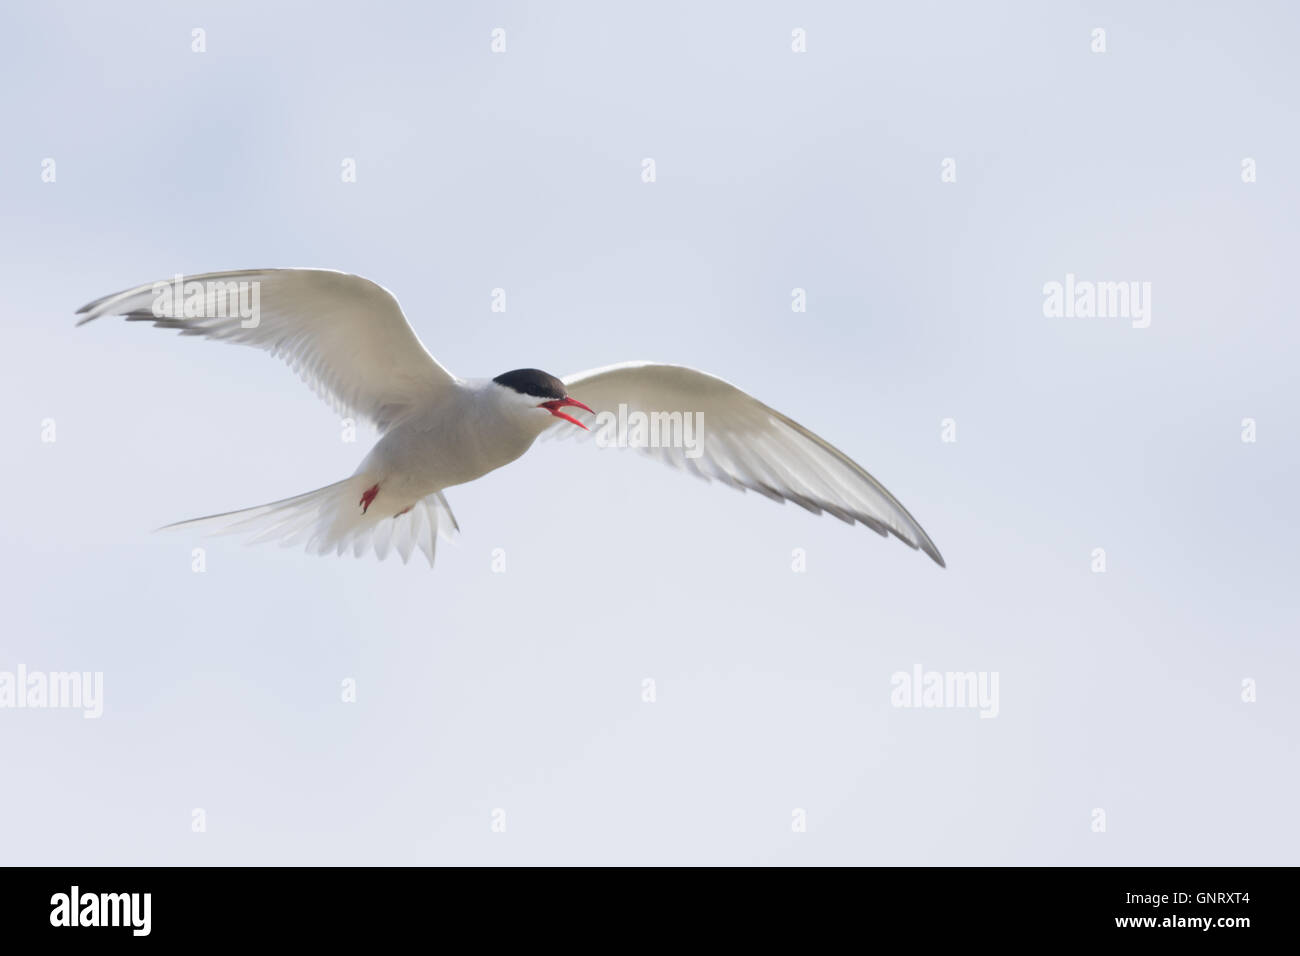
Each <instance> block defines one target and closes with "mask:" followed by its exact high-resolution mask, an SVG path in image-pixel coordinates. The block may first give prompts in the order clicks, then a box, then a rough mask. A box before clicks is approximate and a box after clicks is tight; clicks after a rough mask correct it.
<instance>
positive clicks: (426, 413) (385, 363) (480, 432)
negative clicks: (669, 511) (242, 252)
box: [78, 269, 944, 567]
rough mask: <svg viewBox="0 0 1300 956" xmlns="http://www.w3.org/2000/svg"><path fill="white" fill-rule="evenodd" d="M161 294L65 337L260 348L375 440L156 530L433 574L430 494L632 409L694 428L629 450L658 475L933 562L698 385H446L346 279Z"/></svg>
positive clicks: (837, 484) (804, 446)
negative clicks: (772, 504)
mask: <svg viewBox="0 0 1300 956" xmlns="http://www.w3.org/2000/svg"><path fill="white" fill-rule="evenodd" d="M182 278H183V282H182ZM172 290H173V286H172V283H171V282H170V281H162V282H156V283H149V284H148V285H142V286H137V287H136V288H133V289H127V290H126V291H124V292H118V293H115V294H113V295H109V296H105V297H104V298H102V299H96V300H95V301H94V302H91V303H90V304H89V305H86V306H83V307H82V308H81V309H80V310H78V315H82V316H84V318H83V319H82V320H81V321H80V322H79V323H78V325H83V324H85V323H86V322H89V321H91V320H92V319H97V318H100V317H101V316H106V315H109V316H124V317H125V318H126V319H127V320H128V321H143V322H152V323H153V324H154V325H155V326H158V327H160V328H166V329H179V330H180V331H181V334H183V335H198V336H204V337H207V338H211V339H216V340H218V341H223V342H229V343H233V344H240V345H251V346H253V347H255V348H260V349H262V350H264V351H267V352H270V353H271V354H272V355H275V356H278V357H280V358H281V359H283V360H284V361H285V362H287V363H288V364H289V365H290V366H291V367H292V368H293V369H294V370H295V371H296V372H297V373H298V374H299V375H300V376H301V377H302V378H303V380H304V381H306V382H307V383H308V384H309V385H310V386H311V387H312V388H313V389H314V390H315V391H316V392H317V394H319V395H320V396H321V397H322V398H324V399H325V400H326V401H328V402H329V403H330V404H331V405H332V406H333V407H334V408H335V410H336V411H338V412H339V413H341V414H344V415H351V416H355V417H360V418H365V419H368V420H369V421H370V422H372V423H373V424H374V425H375V426H376V428H377V429H378V430H379V432H380V436H381V437H380V438H379V441H378V442H377V443H376V444H375V446H374V448H373V449H371V451H370V453H369V454H368V455H367V456H366V457H365V459H364V460H363V461H362V462H361V464H360V465H359V466H358V468H357V470H356V471H355V472H354V473H353V474H352V475H351V476H350V477H348V478H344V479H343V480H342V481H337V482H335V483H334V484H331V485H326V486H325V487H323V488H319V489H317V490H315V491H309V492H307V493H306V494H302V495H297V496H296V497H293V498H286V499H284V500H282V501H276V502H272V503H271V504H265V505H261V506H258V507H256V508H248V509H245V510H242V511H233V512H228V513H225V514H219V515H210V516H208V517H206V518H195V519H193V520H192V521H185V522H181V523H180V524H179V525H169V526H168V527H182V526H194V525H199V526H204V527H207V528H209V529H210V530H214V531H220V532H238V533H247V534H249V535H250V536H251V540H253V541H272V540H274V541H280V542H282V543H284V544H305V545H306V548H307V550H308V551H310V552H315V553H318V554H326V553H329V552H334V553H337V554H342V553H344V552H345V551H349V550H350V551H352V552H353V553H354V554H356V555H358V556H360V555H362V554H363V553H365V552H366V551H367V550H370V549H373V550H374V552H375V554H376V555H377V556H378V557H379V558H380V559H382V558H384V557H385V556H386V555H387V554H388V552H389V551H390V550H393V551H396V552H397V553H398V554H399V555H401V558H402V560H403V561H404V562H405V561H407V560H408V559H409V558H410V556H411V554H412V552H413V550H414V549H415V548H416V547H418V548H419V549H420V550H421V551H423V552H424V554H425V556H426V557H427V558H428V560H429V564H430V566H432V564H433V556H434V544H435V541H436V539H437V536H438V534H439V533H441V534H443V535H444V536H447V537H450V536H451V534H452V532H453V531H455V530H458V528H457V525H456V519H455V518H454V517H453V516H452V513H451V508H450V507H449V506H448V504H447V499H446V498H445V497H443V490H444V489H446V488H449V487H451V486H453V485H459V484H463V483H465V482H468V481H473V480H474V479H476V478H479V477H481V476H483V475H485V474H487V473H488V472H490V471H494V470H495V469H497V468H500V467H501V466H502V465H506V464H509V463H510V462H512V461H514V460H515V459H516V458H518V457H520V456H521V455H522V454H523V453H524V452H526V451H527V450H528V449H529V447H530V446H531V445H532V444H533V442H534V441H535V440H536V439H537V438H538V437H539V436H540V435H541V434H542V433H543V432H545V431H547V430H548V429H550V428H559V429H565V430H568V431H571V432H572V433H573V434H579V435H590V434H591V432H590V427H589V423H590V424H596V422H597V421H598V420H599V419H598V416H599V415H600V413H608V414H609V415H613V414H614V413H616V412H617V413H621V414H626V412H627V410H628V409H631V410H633V411H634V412H641V413H643V414H647V415H649V414H656V413H672V412H680V413H683V414H689V413H695V415H696V418H697V420H698V421H700V422H701V423H702V433H701V435H700V436H699V443H700V447H699V448H697V449H695V454H694V455H690V454H687V453H685V451H684V450H683V449H682V448H676V447H663V446H660V447H647V448H643V449H642V450H644V451H646V452H647V453H649V454H651V455H652V456H655V457H658V458H660V459H661V460H663V461H664V462H666V463H667V464H670V465H673V466H675V467H678V468H681V469H684V470H686V471H689V472H691V473H692V474H695V475H697V476H699V477H701V478H704V479H706V480H710V479H712V480H717V481H720V482H722V483H723V484H726V485H730V486H731V487H733V488H737V489H739V490H741V491H744V490H746V489H749V490H751V491H756V492H758V493H759V494H761V495H764V496H766V497H768V498H771V499H773V500H774V501H777V502H784V501H792V502H794V503H795V504H797V505H800V506H801V507H803V508H805V509H807V510H808V511H811V512H812V513H813V514H821V513H823V512H825V513H827V514H830V515H833V516H835V517H836V518H839V519H840V520H841V521H844V522H846V523H848V524H854V523H859V524H862V525H865V526H866V527H868V528H870V529H871V530H873V531H875V532H877V533H878V534H880V535H882V536H883V535H887V534H893V535H894V536H895V537H897V538H898V539H900V540H901V541H903V542H904V543H905V544H907V545H909V546H910V547H912V548H919V549H921V550H922V551H924V552H925V553H926V554H928V555H929V556H930V557H931V558H933V559H934V561H935V562H936V563H937V564H939V566H940V567H943V566H944V561H943V558H942V557H941V556H940V554H939V551H938V549H937V548H936V547H935V546H934V543H933V542H932V541H931V540H930V538H929V536H928V535H927V534H926V533H925V531H923V530H922V529H921V526H920V525H919V524H917V522H916V520H915V519H914V518H913V517H912V516H911V515H910V514H908V513H907V510H906V509H905V508H904V507H903V506H902V505H901V504H899V503H898V501H897V499H895V498H894V496H893V495H891V494H890V493H889V492H888V491H886V490H885V488H884V486H883V485H881V484H880V482H878V481H876V479H874V478H872V477H871V475H869V474H867V472H866V471H865V470H864V469H862V468H861V467H860V466H858V465H857V464H856V463H855V462H853V461H852V460H851V459H850V458H849V457H848V456H847V455H845V454H844V453H843V452H841V451H839V450H838V449H837V448H834V447H833V446H832V445H830V444H829V443H828V442H826V441H824V440H823V439H821V438H819V437H818V436H817V435H814V434H813V433H812V432H810V431H809V430H808V429H806V428H804V427H803V426H802V425H799V424H798V423H796V422H794V421H791V420H790V419H789V418H787V417H786V416H784V415H782V414H781V413H780V412H777V411H775V410H773V409H771V408H769V407H768V406H766V405H764V404H763V403H762V402H760V401H758V400H757V399H755V398H753V397H751V396H750V395H748V394H746V393H745V392H743V391H741V390H740V389H738V388H736V387H735V386H734V385H731V384H730V383H728V382H725V381H723V380H722V379H720V378H715V377H714V376H712V375H709V374H707V373H705V372H700V371H696V370H695V369H692V368H686V367H685V366H680V365H662V364H657V363H653V362H625V363H622V364H619V365H610V366H606V367H604V368H598V369H593V370H591V371H587V372H578V373H577V374H574V375H568V376H565V377H564V378H557V377H556V376H554V375H550V374H548V373H546V372H542V371H539V370H538V369H515V370H513V371H509V372H504V373H502V374H501V375H498V376H496V377H495V378H491V379H486V378H485V379H462V378H459V377H457V376H455V375H453V374H452V373H451V372H449V371H447V369H445V368H444V367H443V366H442V365H441V364H439V362H438V360H437V359H435V358H434V357H433V356H432V355H431V354H430V353H429V352H428V350H427V349H425V347H424V345H423V344H422V343H421V342H420V340H419V338H418V337H417V336H416V334H415V331H414V330H413V329H412V328H411V326H410V324H409V323H408V322H407V320H406V316H405V315H403V314H402V310H401V308H400V307H399V306H398V304H397V300H396V299H395V298H394V297H393V295H392V294H391V293H390V292H388V291H387V290H386V289H384V288H383V287H381V286H379V285H377V284H375V283H374V282H371V281H370V280H368V279H364V278H361V277H360V276H355V275H349V274H347V273H343V272H334V271H329V270H323V269H252V270H244V271H236V272H212V273H207V274H204V275H193V276H186V277H180V276H177V277H176V282H175V292H176V294H175V295H173V294H172ZM249 290H251V292H252V295H251V297H250V296H248V295H246V294H245V293H246V292H248V291H249ZM250 298H251V302H252V303H255V305H256V308H255V309H249V308H248V305H249V303H250ZM182 299H183V301H182ZM241 307H242V308H241ZM570 391H572V392H574V393H575V394H576V395H577V396H580V398H577V397H572V396H570V394H569V392H570Z"/></svg>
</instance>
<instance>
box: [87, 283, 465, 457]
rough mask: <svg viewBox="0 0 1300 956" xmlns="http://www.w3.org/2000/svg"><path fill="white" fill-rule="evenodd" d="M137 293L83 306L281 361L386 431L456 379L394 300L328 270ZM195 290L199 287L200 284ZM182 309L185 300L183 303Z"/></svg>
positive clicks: (93, 313)
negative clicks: (244, 347)
mask: <svg viewBox="0 0 1300 956" xmlns="http://www.w3.org/2000/svg"><path fill="white" fill-rule="evenodd" d="M179 278H180V282H181V283H182V284H181V285H180V292H181V295H179V296H178V295H176V294H175V291H176V286H175V283H173V282H172V281H170V280H163V281H160V282H153V283H150V284H148V285H142V286H137V287H136V288H134V289H127V290H126V291H125V292H118V293H115V294H113V295H109V296H105V297H104V298H102V299H96V300H95V301H94V302H91V303H90V304H89V305H85V306H82V307H81V308H80V309H79V310H78V311H77V314H78V315H83V316H84V318H83V319H82V320H81V322H79V323H77V324H78V325H84V324H85V323H86V322H89V321H91V320H92V319H97V318H99V317H101V316H105V315H121V316H125V317H126V319H127V321H131V322H152V323H153V324H154V325H155V326H158V327H160V328H165V329H179V330H180V331H181V334H182V335H201V336H204V337H206V338H211V339H217V340H219V341H222V342H230V343H232V344H237V345H251V346H253V347H255V348H259V349H262V350H264V351H267V352H270V353H271V354H272V355H274V356H278V357H279V358H282V359H283V360H284V361H285V362H287V363H288V364H289V366H290V367H291V368H292V369H293V370H294V371H296V372H297V373H298V374H299V375H300V376H301V377H302V379H303V381H305V382H306V383H307V384H308V385H310V386H311V387H312V389H313V390H314V391H315V392H316V393H317V394H318V395H320V396H321V397H322V398H323V399H325V400H326V401H327V402H329V403H330V405H331V406H333V407H334V409H335V410H336V411H338V412H339V413H340V414H344V415H349V414H354V415H359V416H362V417H365V418H367V419H369V420H370V421H372V422H374V424H375V425H376V426H377V427H378V428H379V429H380V430H381V431H382V430H385V429H387V428H389V427H390V426H391V425H392V424H393V423H394V422H396V421H398V420H399V419H401V418H402V417H403V416H404V415H406V414H407V413H408V412H409V411H411V410H412V409H414V408H417V407H419V406H420V405H422V404H424V403H427V402H428V401H430V400H431V399H432V398H433V397H434V396H436V394H437V393H438V392H439V391H441V390H443V389H446V388H449V387H451V386H452V385H453V384H454V383H455V381H456V379H455V378H454V377H453V376H452V374H451V373H450V372H448V371H447V370H446V369H445V368H443V367H442V366H441V365H439V364H438V361H437V360H436V359H435V358H434V357H433V356H432V355H430V354H429V352H428V350H427V349H425V347H424V345H423V344H422V343H421V342H420V339H419V338H418V337H417V336H416V334H415V331H414V330H413V329H412V328H411V326H410V325H409V324H408V323H407V321H406V316H404V315H403V314H402V309H401V306H399V305H398V304H397V300H396V299H395V298H393V295H392V293H390V292H389V291H388V290H387V289H385V288H383V287H382V286H380V285H377V284H375V283H374V282H371V281H370V280H369V279H363V278H361V277H360V276H355V275H349V274H347V273H345V272H332V271H329V270H325V269H248V270H244V271H239V272H209V273H205V274H203V275H190V276H183V277H179ZM196 283H197V285H195V284H196ZM178 300H179V301H178Z"/></svg>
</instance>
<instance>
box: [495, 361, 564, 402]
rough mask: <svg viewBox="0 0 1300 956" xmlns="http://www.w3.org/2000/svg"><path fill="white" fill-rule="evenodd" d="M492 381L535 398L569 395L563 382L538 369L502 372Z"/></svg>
mask: <svg viewBox="0 0 1300 956" xmlns="http://www.w3.org/2000/svg"><path fill="white" fill-rule="evenodd" d="M492 381H494V382H496V383H497V384H498V385H504V386H505V387H506V388H513V389H514V390H515V391H516V392H518V393H519V394H521V395H532V396H533V397H534V398H564V396H565V395H567V394H568V393H567V392H566V391H565V390H564V383H563V382H561V381H560V380H559V379H558V378H556V377H555V376H554V375H551V374H549V373H548V372H543V371H542V370H541V369H537V368H517V369H515V370H514V371H513V372H502V373H501V374H500V375H498V376H497V377H496V378H494V379H492Z"/></svg>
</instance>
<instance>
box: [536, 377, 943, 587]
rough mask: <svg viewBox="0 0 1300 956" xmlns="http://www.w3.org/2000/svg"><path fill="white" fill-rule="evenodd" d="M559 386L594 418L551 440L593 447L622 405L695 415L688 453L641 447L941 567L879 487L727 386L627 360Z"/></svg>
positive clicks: (916, 528)
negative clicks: (856, 528)
mask: <svg viewBox="0 0 1300 956" xmlns="http://www.w3.org/2000/svg"><path fill="white" fill-rule="evenodd" d="M564 385H565V387H566V388H567V389H568V390H569V393H570V394H571V395H572V396H573V397H574V398H575V399H578V400H580V401H582V402H584V403H586V404H587V405H590V406H591V409H592V411H594V412H595V413H596V416H597V417H596V420H595V421H594V422H593V421H592V419H591V416H590V415H587V413H585V412H575V414H579V415H582V416H583V418H584V422H585V423H586V424H589V425H590V426H591V428H592V429H593V431H591V432H582V431H579V430H578V429H575V428H573V427H571V426H569V427H567V428H564V427H561V428H560V429H559V430H558V431H557V430H555V429H552V431H553V432H555V433H556V434H558V435H565V434H577V435H579V436H582V435H593V434H594V435H595V437H596V440H597V442H598V443H601V442H602V431H604V433H605V437H606V439H608V438H609V433H608V429H609V428H610V427H611V418H616V417H617V416H618V414H619V406H620V405H622V406H625V408H624V414H625V415H631V414H632V413H634V412H639V413H642V414H643V415H646V416H652V415H654V414H658V415H660V416H663V415H665V414H669V415H670V414H672V413H682V414H683V416H684V415H690V414H692V413H699V415H700V416H702V417H700V418H698V419H696V421H698V422H699V425H700V428H699V433H698V434H697V435H695V436H694V438H693V440H694V441H695V443H696V444H695V447H694V448H693V449H690V448H687V447H685V444H684V443H681V446H680V447H676V446H674V445H673V444H671V443H669V444H666V445H665V444H663V443H661V445H660V447H650V448H643V450H644V451H646V452H647V453H649V454H651V455H652V456H654V457H658V458H659V459H660V460H661V461H664V462H666V463H667V464H670V465H673V466H675V467H677V468H684V469H686V470H687V471H690V472H692V473H694V474H696V475H699V476H700V477H702V478H705V479H716V480H718V481H721V482H723V483H724V484H728V485H731V486H732V487H734V488H739V489H741V490H744V489H746V488H748V489H750V490H752V491H757V492H758V493H759V494H762V495H765V496H766V497H768V498H771V499H773V500H775V501H778V502H780V501H793V502H794V503H795V504H797V505H799V506H801V507H803V508H806V509H807V510H808V511H811V512H812V513H813V514H821V513H822V512H823V511H825V512H827V513H829V514H832V515H834V516H835V517H837V518H839V519H840V520H841V521H846V522H848V523H849V524H853V523H854V522H860V523H862V524H864V525H866V526H867V527H869V528H871V529H872V530H873V531H876V532H877V533H879V534H882V535H883V534H886V533H890V534H893V535H894V536H895V537H897V538H899V539H900V540H901V541H903V542H904V543H905V544H908V545H910V546H911V547H913V548H920V549H921V550H922V551H924V552H925V553H926V554H928V555H929V556H930V557H931V558H933V559H934V561H935V562H936V563H938V564H939V566H940V567H942V566H943V557H942V556H941V555H940V554H939V549H938V548H936V547H935V546H934V542H933V541H931V540H930V536H929V535H927V534H926V533H925V531H924V530H923V529H922V528H921V526H920V525H919V524H918V523H917V521H916V519H915V518H913V517H912V516H911V515H910V514H908V513H907V509H906V508H904V507H903V506H902V505H901V504H899V502H898V499H897V498H895V497H894V496H893V495H891V494H890V493H889V492H888V491H887V490H885V486H884V485H882V484H881V483H880V482H878V481H876V479H875V478H873V477H871V475H869V474H867V472H866V471H865V470H864V469H863V468H862V467H861V466H860V465H858V464H857V463H856V462H854V461H853V460H852V459H851V458H849V456H848V455H846V454H844V452H842V451H840V450H839V449H838V448H835V447H834V446H833V445H831V444H830V443H829V442H827V441H826V440H825V439H822V438H820V437H818V436H817V435H814V434H813V433H812V432H810V431H809V430H808V429H806V428H804V427H803V426H802V425H800V424H799V423H798V422H795V421H792V420H790V419H789V418H787V417H786V416H784V415H782V414H781V413H780V412H778V411H776V410H775V409H772V408H769V407H768V406H766V405H764V404H763V403H762V402H760V401H759V400H758V399H756V398H754V397H753V396H752V395H748V394H746V393H745V392H742V391H741V390H740V389H738V388H736V386H734V385H732V384H730V383H729V382H724V381H723V380H722V379H720V378H715V377H714V376H712V375H708V374H706V373H704V372H700V371H697V370H695V369H693V368H686V367H685V366H681V365H659V364H655V363H651V362H626V363H624V364H622V365H611V366H608V367H606V368H598V369H593V370H591V371H589V372H579V373H577V374H575V375H568V376H565V378H564ZM569 410H570V411H573V409H569ZM602 414H604V415H605V416H606V417H605V418H604V419H603V422H604V424H602ZM650 431H651V433H653V428H652V429H651V430H650ZM680 434H682V435H683V436H684V435H685V432H684V431H680Z"/></svg>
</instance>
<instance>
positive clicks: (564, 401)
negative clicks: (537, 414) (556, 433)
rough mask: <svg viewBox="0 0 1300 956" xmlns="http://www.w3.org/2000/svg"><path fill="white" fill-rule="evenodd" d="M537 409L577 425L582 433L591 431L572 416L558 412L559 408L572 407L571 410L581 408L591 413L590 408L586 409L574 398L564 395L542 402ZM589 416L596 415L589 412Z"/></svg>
mask: <svg viewBox="0 0 1300 956" xmlns="http://www.w3.org/2000/svg"><path fill="white" fill-rule="evenodd" d="M537 407H538V408H544V409H546V410H547V411H548V412H550V413H551V414H552V415H554V416H555V417H556V418H563V419H564V420H565V421H566V422H573V424H575V425H577V426H578V427H579V428H581V429H583V430H584V431H591V429H590V428H587V426H586V425H584V424H582V422H580V421H578V420H577V419H576V418H574V417H573V416H572V415H566V414H564V412H562V411H560V409H561V408H569V407H573V408H581V409H583V410H584V411H588V412H591V409H590V408H587V406H586V405H584V404H582V402H580V401H578V400H577V399H576V398H569V396H567V395H566V396H564V398H557V399H554V400H552V401H549V402H542V403H541V404H540V405H538V406H537ZM591 414H593V415H595V414H596V413H595V412H591Z"/></svg>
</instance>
